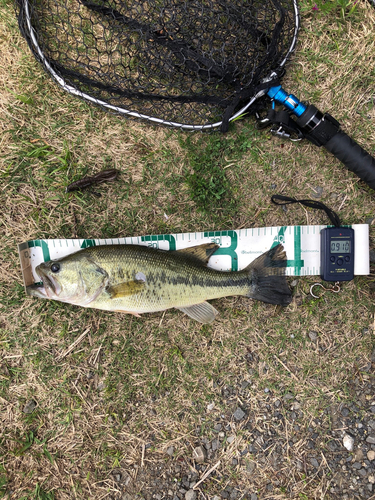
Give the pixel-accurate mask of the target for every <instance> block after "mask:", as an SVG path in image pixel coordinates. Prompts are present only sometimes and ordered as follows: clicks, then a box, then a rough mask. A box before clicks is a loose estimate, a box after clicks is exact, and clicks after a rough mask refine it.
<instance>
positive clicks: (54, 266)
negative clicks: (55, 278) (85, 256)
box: [51, 262, 60, 273]
mask: <svg viewBox="0 0 375 500" xmlns="http://www.w3.org/2000/svg"><path fill="white" fill-rule="evenodd" d="M51 271H52V272H53V273H58V272H59V271H60V264H59V263H58V262H55V263H54V264H52V266H51Z"/></svg>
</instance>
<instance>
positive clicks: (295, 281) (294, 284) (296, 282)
mask: <svg viewBox="0 0 375 500" xmlns="http://www.w3.org/2000/svg"><path fill="white" fill-rule="evenodd" d="M297 285H298V280H293V281H292V282H291V284H290V286H291V287H293V288H295V287H296V286H297Z"/></svg>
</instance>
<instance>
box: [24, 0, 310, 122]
mask: <svg viewBox="0 0 375 500" xmlns="http://www.w3.org/2000/svg"><path fill="white" fill-rule="evenodd" d="M291 3H292V7H293V15H294V32H293V36H292V39H291V42H290V46H289V48H288V50H287V52H286V54H285V56H284V58H283V59H282V61H281V63H279V64H278V66H277V67H275V68H273V69H272V70H271V71H270V73H269V76H268V77H267V78H264V79H263V80H262V82H259V83H260V84H261V85H260V87H262V88H261V89H260V90H258V91H257V92H256V93H255V94H254V95H253V96H252V97H250V98H249V100H248V101H247V102H246V104H244V105H243V106H242V107H241V108H240V109H238V110H237V111H235V112H234V113H233V114H232V115H231V116H230V117H229V118H228V120H227V121H228V122H230V121H233V120H236V119H237V118H238V117H240V116H241V115H243V114H245V113H246V112H248V111H249V110H250V109H251V107H252V106H253V104H254V103H255V102H256V101H257V100H258V99H260V98H262V97H264V96H265V94H266V93H267V90H268V88H267V85H268V82H270V83H269V86H271V85H272V83H271V82H273V81H277V79H278V77H279V75H280V73H282V72H283V70H284V68H285V65H286V63H287V61H288V60H289V58H290V56H291V55H292V53H293V52H294V50H295V48H296V44H297V37H298V32H299V28H300V18H299V11H298V5H297V0H291ZM18 4H19V6H21V7H22V9H23V15H24V20H25V23H26V24H24V25H23V28H22V29H21V31H22V32H23V34H24V35H27V41H28V43H29V45H30V46H31V49H32V51H33V53H34V55H35V56H36V58H37V59H38V60H39V61H40V62H41V63H42V65H43V67H44V69H45V70H46V71H47V72H48V73H49V74H50V75H51V76H52V78H53V79H54V80H55V81H56V83H57V84H58V85H59V86H60V87H61V88H62V89H63V90H64V91H66V92H67V93H69V94H70V95H72V96H75V97H78V98H80V99H83V100H85V101H87V102H89V103H91V104H95V105H98V106H100V107H102V108H104V109H105V110H107V111H110V112H114V113H118V114H120V115H123V116H127V117H131V118H136V119H141V120H146V121H149V122H151V123H154V124H158V125H166V126H170V127H175V128H180V129H183V130H193V131H194V130H197V131H199V130H201V131H204V130H211V129H218V128H222V127H223V123H224V122H223V120H221V121H216V122H214V123H205V124H196V123H195V124H192V123H184V122H179V121H171V120H165V119H162V118H158V117H156V116H152V115H147V114H144V113H140V112H137V111H134V110H131V109H126V108H124V107H121V106H116V105H114V104H111V103H109V102H106V101H105V100H102V99H99V98H97V97H94V96H92V95H90V94H89V93H86V92H83V91H82V90H80V89H78V88H76V87H75V86H73V85H71V84H69V83H68V82H67V81H66V80H65V79H64V78H63V77H62V76H61V75H59V74H58V73H57V72H56V71H55V70H54V68H53V67H52V65H51V64H50V63H49V61H48V59H47V57H46V56H45V54H44V53H43V50H42V48H41V47H40V45H39V43H38V36H37V33H36V30H35V29H34V27H33V25H32V16H31V7H30V0H18ZM26 29H27V32H26V33H25V31H26Z"/></svg>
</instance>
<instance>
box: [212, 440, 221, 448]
mask: <svg viewBox="0 0 375 500" xmlns="http://www.w3.org/2000/svg"><path fill="white" fill-rule="evenodd" d="M218 448H219V440H218V439H214V440H213V441H212V442H211V449H212V451H216V450H217V449H218Z"/></svg>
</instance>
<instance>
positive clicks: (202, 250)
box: [176, 243, 219, 264]
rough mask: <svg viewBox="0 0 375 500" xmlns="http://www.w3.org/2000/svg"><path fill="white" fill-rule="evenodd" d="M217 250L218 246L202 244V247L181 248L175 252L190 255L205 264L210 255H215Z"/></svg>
mask: <svg viewBox="0 0 375 500" xmlns="http://www.w3.org/2000/svg"><path fill="white" fill-rule="evenodd" d="M218 248H219V245H217V244H216V243H204V244H203V245H197V246H195V247H190V248H182V249H181V250H176V252H178V253H180V254H185V255H190V256H191V257H195V258H196V259H198V260H200V261H202V262H203V263H204V264H207V262H208V261H209V259H210V257H211V255H212V254H213V253H215V252H216V250H217V249H218Z"/></svg>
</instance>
